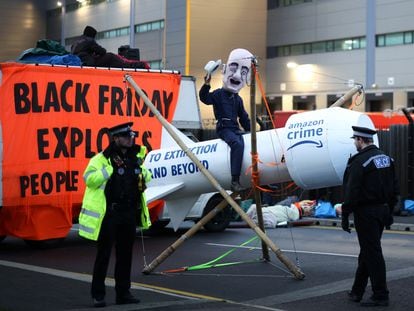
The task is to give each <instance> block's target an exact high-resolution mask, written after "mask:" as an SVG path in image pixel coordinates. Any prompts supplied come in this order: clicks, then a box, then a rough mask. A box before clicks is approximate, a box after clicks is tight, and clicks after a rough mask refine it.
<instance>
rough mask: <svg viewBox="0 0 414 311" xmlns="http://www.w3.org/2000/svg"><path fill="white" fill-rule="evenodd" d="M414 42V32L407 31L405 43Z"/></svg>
mask: <svg viewBox="0 0 414 311" xmlns="http://www.w3.org/2000/svg"><path fill="white" fill-rule="evenodd" d="M412 43H413V32H412V31H407V32H404V44H412Z"/></svg>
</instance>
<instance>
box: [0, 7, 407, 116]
mask: <svg viewBox="0 0 414 311" xmlns="http://www.w3.org/2000/svg"><path fill="white" fill-rule="evenodd" d="M413 12H414V1H410V0H361V1H347V0H267V1H265V0H257V1H248V0H225V1H222V0H211V1H203V0H132V1H131V0H83V1H80V0H61V1H56V0H47V1H40V0H39V1H29V0H13V1H11V0H3V1H1V2H0V26H1V27H0V32H1V34H2V36H1V37H0V41H1V44H2V49H1V51H0V61H8V60H13V59H16V57H17V56H18V55H19V54H20V53H21V52H22V51H23V50H25V49H28V48H31V47H34V46H35V44H36V40H38V39H41V38H48V39H54V40H56V41H59V42H61V43H62V44H63V45H64V46H65V47H66V49H68V50H70V46H71V44H72V43H73V42H74V40H76V38H78V37H79V36H80V35H81V34H82V31H83V28H84V27H85V26H86V25H91V26H93V27H95V28H96V29H97V30H98V36H97V39H98V43H99V44H101V45H102V46H104V47H105V48H106V49H107V50H108V51H110V52H114V53H116V52H117V49H118V47H119V46H121V45H125V44H129V45H130V46H131V47H136V48H139V50H140V57H141V59H142V60H146V61H148V62H149V63H150V65H151V67H152V68H153V69H175V70H179V71H180V72H181V73H182V74H184V75H193V76H195V77H196V79H197V86H198V87H201V84H202V83H203V76H204V65H205V64H206V63H207V62H208V61H209V60H216V59H222V61H223V62H225V61H226V59H227V56H228V54H229V52H230V51H231V50H232V49H234V48H238V47H242V48H246V49H248V50H250V51H251V52H252V53H253V54H255V55H256V56H257V60H258V70H259V74H260V77H261V82H262V83H263V85H264V92H265V94H266V98H267V100H268V102H269V103H270V106H271V109H272V110H310V109H318V108H324V107H328V106H330V105H331V104H332V103H333V102H335V101H336V100H337V99H338V98H339V97H340V96H341V95H343V94H344V93H345V92H347V91H348V90H349V89H350V88H351V87H352V86H353V85H355V84H362V85H363V87H364V89H365V94H364V96H359V97H358V98H357V99H355V104H356V106H355V108H354V109H356V110H360V111H376V112H378V111H386V112H388V113H390V112H392V111H398V110H399V109H400V108H402V107H412V106H413V105H414V71H413V70H412V68H413V67H414V53H413V52H414V18H413V17H414V13H413ZM212 86H213V88H215V87H220V86H221V75H220V74H216V75H215V76H213V80H212ZM241 95H242V97H243V98H244V99H245V104H246V105H248V103H249V101H250V95H249V88H245V89H244V90H242V92H241ZM261 95H262V94H261V93H260V92H259V90H257V92H256V104H257V105H258V108H259V109H258V111H259V112H264V111H265V110H264V108H263V106H262V103H263V99H262V98H261ZM201 106H202V107H200V108H201V113H202V116H203V118H204V119H206V120H208V119H211V118H213V115H212V109H210V108H211V107H204V105H201Z"/></svg>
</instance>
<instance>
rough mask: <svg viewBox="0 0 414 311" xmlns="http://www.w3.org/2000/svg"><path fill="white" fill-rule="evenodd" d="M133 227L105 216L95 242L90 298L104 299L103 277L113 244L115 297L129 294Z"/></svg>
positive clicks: (133, 236) (133, 225) (133, 238)
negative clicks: (95, 249)
mask: <svg viewBox="0 0 414 311" xmlns="http://www.w3.org/2000/svg"><path fill="white" fill-rule="evenodd" d="M135 227H136V225H135V224H134V223H132V224H122V223H119V221H115V219H114V218H113V217H110V216H108V215H106V216H105V218H104V220H103V223H102V227H101V231H100V233H99V238H98V241H97V253H96V259H95V265H94V268H93V278H92V287H91V295H92V298H96V299H103V298H104V297H105V277H106V274H107V271H108V264H109V260H110V258H111V251H112V247H113V245H114V244H115V260H116V261H115V292H116V296H117V297H123V296H124V295H126V294H128V293H129V289H130V287H131V264H132V249H133V245H134V240H135Z"/></svg>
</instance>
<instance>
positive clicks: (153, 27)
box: [135, 20, 164, 33]
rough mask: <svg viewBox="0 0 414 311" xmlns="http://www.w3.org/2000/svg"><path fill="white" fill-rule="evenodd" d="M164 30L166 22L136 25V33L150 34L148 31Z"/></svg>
mask: <svg viewBox="0 0 414 311" xmlns="http://www.w3.org/2000/svg"><path fill="white" fill-rule="evenodd" d="M163 28H164V21H163V20H159V21H154V22H149V23H144V24H139V25H136V26H135V32H136V33H140V32H148V31H153V30H158V29H163Z"/></svg>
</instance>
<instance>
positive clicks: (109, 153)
mask: <svg viewBox="0 0 414 311" xmlns="http://www.w3.org/2000/svg"><path fill="white" fill-rule="evenodd" d="M102 153H103V155H104V157H105V158H107V159H109V157H110V156H111V153H112V144H109V146H108V147H106V148H105V150H104V151H102Z"/></svg>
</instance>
